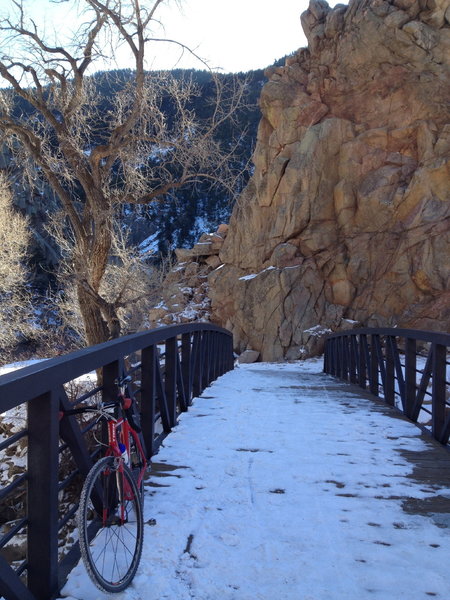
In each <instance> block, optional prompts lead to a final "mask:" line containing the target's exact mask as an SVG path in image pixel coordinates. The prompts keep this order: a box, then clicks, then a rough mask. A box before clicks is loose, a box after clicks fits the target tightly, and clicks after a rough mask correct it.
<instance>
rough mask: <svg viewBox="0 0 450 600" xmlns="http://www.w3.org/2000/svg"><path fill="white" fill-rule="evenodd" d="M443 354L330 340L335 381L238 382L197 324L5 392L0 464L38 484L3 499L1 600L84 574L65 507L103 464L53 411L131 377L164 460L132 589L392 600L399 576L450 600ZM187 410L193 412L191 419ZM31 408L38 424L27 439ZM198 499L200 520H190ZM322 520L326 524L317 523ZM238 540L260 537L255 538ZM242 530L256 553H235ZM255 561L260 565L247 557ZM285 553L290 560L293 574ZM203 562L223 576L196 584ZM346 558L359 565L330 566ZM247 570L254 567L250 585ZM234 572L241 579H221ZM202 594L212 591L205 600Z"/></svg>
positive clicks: (259, 368)
mask: <svg viewBox="0 0 450 600" xmlns="http://www.w3.org/2000/svg"><path fill="white" fill-rule="evenodd" d="M449 345H450V336H446V335H442V334H431V333H426V332H412V331H405V330H359V331H358V330H356V331H351V332H344V333H342V334H338V335H334V336H331V337H330V338H329V341H328V343H327V347H326V352H325V359H324V368H325V371H327V372H328V373H332V376H330V375H325V374H323V373H322V362H320V364H319V366H317V364H316V366H315V368H314V369H313V370H312V371H310V372H309V371H308V370H303V371H302V368H303V369H306V366H305V365H303V366H302V365H301V364H294V365H279V366H276V365H264V364H257V365H251V366H248V367H240V368H239V369H235V370H234V371H232V372H229V371H231V370H232V367H233V360H232V348H231V337H230V335H229V334H228V333H227V332H226V331H224V330H221V329H218V328H215V327H214V326H212V325H208V324H200V325H199V324H197V325H183V326H180V327H170V328H163V329H161V330H156V331H153V332H149V333H144V334H136V335H135V336H129V337H127V338H122V339H120V340H116V341H114V342H110V343H108V344H104V345H102V346H101V347H95V348H92V349H91V348H90V349H87V350H83V351H80V352H77V353H74V354H72V355H69V356H68V357H63V358H58V359H52V360H50V361H45V362H44V363H41V364H38V365H34V366H32V367H27V368H26V369H23V370H21V371H18V372H16V373H11V374H8V375H6V376H3V377H2V378H0V394H1V408H0V410H1V412H4V411H5V410H12V409H13V410H15V411H18V412H16V414H15V417H14V418H15V419H16V422H14V426H13V427H11V430H10V431H9V432H5V431H4V432H3V439H2V441H1V445H0V451H2V453H3V457H4V462H7V460H8V458H7V457H8V456H9V457H11V456H17V453H16V454H14V449H15V448H17V447H19V448H21V449H22V450H23V447H24V441H26V442H27V447H28V467H27V468H24V470H23V472H22V473H19V474H17V475H15V477H14V478H13V480H12V481H11V482H10V483H8V484H7V485H4V484H3V489H2V491H1V492H0V494H1V495H0V501H1V503H2V512H1V515H2V519H3V522H4V523H5V522H6V516H7V515H8V510H6V508H8V507H9V508H10V509H13V510H14V511H15V513H16V514H15V518H14V519H10V520H9V521H8V525H7V526H6V524H4V525H3V527H2V531H1V534H2V539H1V541H0V547H1V548H2V551H1V554H0V577H1V582H0V594H2V595H3V597H4V598H6V599H7V600H13V599H14V600H16V599H21V600H22V599H24V600H28V599H29V600H33V599H34V600H43V599H49V598H52V597H57V596H58V593H59V590H60V589H61V587H62V586H63V585H64V582H65V581H66V577H67V574H68V573H69V571H70V570H71V569H72V567H73V566H74V564H75V563H76V561H77V559H78V552H77V545H76V544H74V543H73V542H72V543H71V542H70V540H72V537H71V535H70V534H71V531H72V530H73V516H74V513H75V511H76V504H75V505H74V504H73V502H72V503H68V501H67V498H66V494H69V495H70V492H71V490H72V494H73V488H74V487H75V488H76V486H79V485H80V482H82V479H83V475H84V474H85V473H86V472H87V470H88V468H89V466H90V464H92V461H93V460H95V457H96V452H97V449H96V448H95V445H94V446H92V445H90V444H89V441H87V442H86V441H85V438H87V439H89V436H90V435H92V431H90V429H89V425H87V426H85V427H84V428H83V427H81V428H80V426H79V424H78V422H76V421H75V422H71V423H70V424H67V425H66V426H65V427H66V428H65V429H63V430H62V431H59V430H58V425H59V422H58V419H57V414H58V409H59V406H61V405H62V406H63V407H68V406H69V405H70V406H73V405H74V404H78V403H80V402H89V401H90V399H91V398H93V397H95V396H96V395H98V394H101V395H103V396H107V397H111V395H113V396H114V395H115V393H116V390H115V384H114V381H115V379H116V377H117V375H118V374H119V373H121V374H123V373H125V372H127V373H131V374H132V375H133V377H134V381H135V384H134V391H135V392H136V394H137V397H138V398H139V401H140V411H141V417H142V424H143V432H144V442H145V444H146V449H147V454H148V455H149V456H151V455H154V454H155V453H156V452H157V451H158V449H159V448H160V445H161V442H162V441H163V440H164V446H163V448H161V449H160V452H159V454H157V455H156V456H154V458H153V461H152V463H153V467H152V474H151V477H150V479H149V482H148V487H147V492H148V493H147V495H146V512H148V511H150V513H156V514H155V515H154V516H155V518H156V521H157V525H156V526H155V527H154V528H151V527H150V525H149V526H148V533H147V536H146V539H148V540H149V541H148V545H146V548H145V549H144V557H149V560H150V558H151V560H150V563H151V564H150V566H149V567H148V569H149V570H147V568H146V566H145V564H144V571H143V573H142V574H140V575H138V581H137V585H138V586H139V589H142V586H143V585H145V581H149V582H151V588H152V590H153V591H152V592H151V591H150V590H149V593H148V594H147V593H146V594H145V597H148V598H153V597H154V598H155V599H156V598H162V597H166V598H177V600H179V599H183V598H184V597H186V598H196V597H198V598H208V597H210V598H215V597H219V592H217V593H216V592H215V591H214V585H216V586H217V585H218V582H219V584H220V585H222V584H223V583H224V582H226V585H228V586H229V587H227V588H226V589H225V590H224V589H222V591H221V592H220V595H221V597H226V598H228V597H229V598H236V599H237V598H239V600H241V599H244V598H247V597H248V598H250V597H251V598H252V599H253V598H267V597H271V596H275V597H277V598H286V600H287V599H292V600H294V599H295V600H296V599H297V598H302V600H303V599H304V598H309V597H310V598H317V599H318V598H320V599H321V598H325V597H327V598H346V599H347V598H353V597H354V598H357V597H358V598H361V597H366V596H365V595H364V594H367V597H373V598H377V597H380V598H383V599H386V598H396V597H399V596H398V595H395V593H394V592H391V593H390V595H389V593H386V589H385V587H383V586H386V585H388V583H389V581H391V585H393V584H392V582H393V581H395V582H396V585H398V586H402V585H407V581H406V579H407V577H406V576H405V575H403V576H402V577H400V574H401V573H402V572H403V573H404V574H408V577H409V581H410V583H409V584H408V585H409V588H408V587H406V588H405V589H407V590H410V592H411V593H409V597H410V598H416V597H417V598H419V597H420V598H425V597H430V596H435V597H442V598H444V597H445V595H442V594H443V591H442V590H443V589H448V583H449V580H448V577H447V574H446V570H443V568H442V565H443V564H444V565H445V561H444V559H443V556H444V555H445V556H446V555H447V554H448V536H447V532H446V527H447V525H448V515H449V514H450V499H449V497H450V496H449V488H450V485H449V473H450V470H449V466H450V464H449V462H448V461H449V455H448V452H447V451H446V447H445V445H444V444H446V442H447V440H448V430H449V426H448V405H447V401H446V394H447V392H446V390H448V385H449V384H448V381H447V379H448V377H447V375H446V370H447V369H448V360H447V350H448V346H449ZM308 368H309V367H308ZM93 369H94V370H97V377H93V378H92V376H91V379H92V381H91V382H89V381H88V379H86V378H82V379H80V376H82V375H85V374H86V373H91V372H92V370H93ZM227 372H229V373H228V374H227V375H224V374H225V373H227ZM413 372H414V386H413V383H412V380H413V375H412V374H413ZM222 375H223V377H221V378H220V380H219V381H218V382H216V383H212V382H213V381H214V380H215V379H217V378H218V377H220V376H222ZM337 377H339V378H340V379H341V380H343V381H342V382H341V381H339V380H338V379H337ZM229 378H231V379H229ZM236 378H237V383H236V381H234V380H235V379H236ZM375 383H376V385H375ZM206 388H207V389H206ZM202 392H203V393H202ZM193 397H199V398H198V399H197V400H196V401H195V404H194V406H193V407H192V408H189V405H190V403H191V400H192V398H193ZM25 402H26V403H27V406H28V420H27V423H26V425H25V426H23V425H22V426H18V425H17V421H18V420H20V418H22V417H23V414H22V415H21V414H20V407H21V406H23V405H24V403H25ZM274 407H276V411H275V412H273V408H274ZM188 408H189V411H188V412H187V414H186V415H184V416H182V415H181V413H183V412H186V410H187V409H188ZM271 410H272V412H270V411H271ZM267 411H269V412H267ZM293 411H294V412H293ZM199 417H202V418H199ZM412 417H413V420H414V421H416V422H417V423H418V424H419V426H420V428H418V427H417V426H416V425H413V424H412V423H411V418H412ZM178 421H179V423H180V425H179V426H176V424H177V422H178ZM63 422H64V421H62V422H61V423H63ZM230 423H231V424H232V427H231V428H230ZM175 426H176V427H175ZM255 426H256V427H255ZM174 427H175V431H174V433H172V434H171V435H170V436H169V437H168V438H167V437H166V436H167V434H168V433H169V432H170V431H171V430H172V429H173V428H174ZM221 427H222V428H221ZM223 427H224V429H223ZM285 435H287V438H284V437H283V436H285ZM446 438H447V439H446ZM436 440H439V441H436ZM281 442H282V443H281ZM215 447H216V448H218V449H220V452H219V455H218V456H219V458H221V460H219V462H218V463H216V464H215V466H214V462H213V463H211V464H212V465H213V466H211V464H210V467H209V469H208V470H207V471H206V473H207V474H209V477H205V471H204V468H205V466H204V463H202V461H200V463H199V464H198V466H197V463H196V461H197V459H198V457H199V456H201V457H205V456H207V457H209V459H208V460H210V461H213V460H214V455H215V450H214V448H215ZM300 451H301V452H300ZM224 453H225V454H224ZM202 469H203V471H202ZM380 469H381V470H380ZM213 473H216V475H215V476H214V477H213V476H212V474H213ZM217 473H220V476H217ZM228 484H230V485H231V488H230V487H228ZM308 485H309V487H308ZM305 486H306V487H305ZM178 488H179V489H178ZM177 489H178V491H177ZM231 490H234V493H235V497H234V498H233V496H232V495H231V496H230V494H231ZM177 494H181V496H180V497H179V498H178V499H177ZM242 494H243V495H242ZM199 496H203V498H202V499H201V501H200V504H201V506H202V507H203V508H204V507H205V506H206V507H209V508H208V510H207V511H205V510H203V509H202V511H200V512H196V510H195V507H197V506H198V503H197V504H196V500H195V498H197V497H199ZM26 498H28V501H27V500H26ZM361 499H362V500H361ZM228 505H229V506H230V507H231V508H232V509H233V510H232V512H231V513H227V512H226V509H227V507H228ZM168 506H171V508H170V510H169V508H168ZM174 507H175V508H174ZM192 507H194V508H192ZM258 507H260V508H261V512H258V510H257V509H258ZM190 508H191V509H192V510H190ZM313 509H314V510H313ZM165 510H166V511H168V512H166V513H165V512H164V511H165ZM206 513H208V514H206ZM241 513H242V514H241ZM169 515H170V516H171V519H169V518H168V516H169ZM210 515H213V516H214V517H215V518H214V519H213V521H215V522H216V525H217V526H218V529H217V531H216V533H214V532H213V530H212V529H211V528H212V527H213V525H212V524H211V526H210V525H209V521H208V518H209V516H210ZM299 515H300V516H299ZM330 515H331V516H332V519H331V521H330V520H327V519H326V518H325V517H328V516H330ZM218 517H221V518H220V519H219V518H218ZM283 519H284V520H283ZM423 519H425V521H423ZM171 521H172V523H173V529H172V530H171V529H170V527H169V529H167V523H170V522H171ZM245 523H247V525H248V524H250V525H252V527H251V528H250V529H248V527H247V529H245V528H244V524H245ZM427 523H428V524H429V526H428V525H427ZM433 527H434V528H435V529H436V531H435V530H434V529H433ZM240 528H241V531H242V532H244V531H247V532H249V531H253V534H252V536H250V534H248V535H247V536H246V535H245V534H244V535H241V534H240ZM173 531H176V532H177V536H178V537H177V538H176V539H175V538H174V534H173ZM205 531H206V533H208V531H209V532H210V534H211V535H210V536H209V538H208V535H206V534H205ZM260 534H261V535H266V534H267V535H266V537H265V539H264V537H258V536H259V535H260ZM358 536H359V538H361V537H362V536H364V537H365V542H366V546H364V543H363V542H364V540H361V539H360V540H359V542H360V543H361V544H363V546H364V547H363V546H359V545H358V543H359V542H358V543H356V544H355V539H356V538H358ZM16 538H18V539H24V538H25V540H26V542H27V543H26V547H27V552H26V554H25V555H24V557H20V552H18V553H17V552H16V554H14V553H13V552H11V551H10V549H11V548H12V547H17V546H19V547H20V544H19V545H16V546H14V544H13V542H14V540H15V539H16ZM393 538H395V543H393ZM208 539H209V542H210V544H209V546H208V545H207V544H206V540H208ZM155 540H157V541H155ZM217 540H221V543H220V544H218V545H217V544H216V541H217ZM244 542H245V543H244ZM352 544H353V545H354V548H353V547H352ZM369 547H371V548H372V551H370V552H369V551H368V548H369ZM412 547H413V548H414V552H411V551H410V550H411V548H412ZM164 548H165V553H164V551H163V549H164ZM224 548H225V549H228V550H229V552H224ZM255 548H259V554H258V553H257V554H256V555H252V553H251V551H253V550H254V549H255ZM373 548H375V549H376V552H375V551H374V550H373ZM399 548H400V552H399V551H398V550H399ZM287 549H290V550H293V551H294V554H295V556H296V560H297V565H296V568H295V569H293V568H292V561H289V560H288V554H291V553H290V552H289V553H286V550H287ZM346 549H347V550H346ZM350 550H351V551H350ZM419 550H420V551H419ZM208 556H209V564H210V565H212V566H213V567H214V568H212V570H208V569H206V570H205V571H202V572H201V574H202V577H200V578H199V577H198V576H197V577H195V574H197V575H198V574H199V573H200V571H199V569H203V568H206V567H205V562H206V563H208ZM320 556H322V557H323V560H322V559H321V560H320V561H319V564H320V569H319V570H317V569H313V563H312V562H311V560H312V559H314V558H315V559H316V562H317V560H318V558H319V557H320ZM341 556H346V557H349V556H350V557H351V560H348V561H341V560H338V559H339V557H341ZM170 557H173V560H172V561H171V560H170ZM233 557H234V558H233ZM225 559H226V560H225ZM233 560H234V562H233ZM226 561H231V562H230V563H229V564H230V565H231V567H230V568H228V567H227V566H226V564H225V563H226ZM239 563H240V564H239ZM242 564H252V565H255V566H256V567H258V564H259V567H258V568H256V571H255V572H254V573H250V572H249V573H247V575H246V573H245V571H246V569H245V568H243V567H242ZM393 564H396V565H397V567H396V569H393V568H392V565H393ZM220 565H221V566H220ZM290 565H291V566H290ZM341 567H342V568H345V569H346V571H345V572H341V571H340V569H341ZM355 567H359V569H357V570H356V571H354V570H353V569H354V568H355ZM371 568H372V571H371ZM158 569H160V576H159V578H158V575H157V573H156V574H155V571H157V570H158ZM165 569H166V571H165ZM171 569H172V570H171ZM380 569H381V571H382V572H384V573H388V574H389V577H387V578H386V579H387V581H386V582H384V583H383V582H382V583H380V580H379V579H380V578H379V577H378V579H376V577H375V573H376V572H377V571H378V573H379V572H380ZM402 569H403V571H402ZM227 570H228V571H233V570H234V572H235V573H236V574H237V575H236V578H234V579H233V578H231V580H229V581H228V580H227V579H226V578H224V577H225V576H224V571H227ZM430 572H433V573H434V576H433V577H432V578H431V579H430ZM25 575H26V578H25ZM425 575H426V576H425ZM79 577H80V575H79V571H77V570H75V571H74V572H73V574H72V575H70V577H69V580H68V582H67V584H66V588H63V590H64V594H66V595H70V597H72V598H83V600H88V599H89V597H90V596H89V593H91V594H92V593H93V592H92V590H91V592H89V590H84V591H81V592H79V593H80V594H82V595H78V596H77V595H75V589H76V588H77V586H78V583H77V581H78V579H79ZM279 577H281V579H280V578H279ZM77 578H78V579H77ZM355 578H356V579H355ZM199 579H201V580H202V581H204V582H206V583H205V585H206V584H208V585H210V586H212V587H211V590H210V592H208V591H207V590H206V591H205V589H203V588H202V587H201V585H203V584H201V585H200V584H199V583H198V581H199ZM245 580H247V583H245ZM255 581H256V582H258V586H259V587H258V586H257V587H256V588H255ZM345 581H347V582H349V583H348V585H350V584H351V586H352V587H351V586H350V587H346V584H345ZM411 581H412V582H414V583H413V584H411ZM158 582H159V583H160V585H161V589H160V593H159V595H157V594H158V592H157V591H155V590H157V589H158ZM208 582H209V583H208ZM333 582H334V583H333ZM357 582H363V583H359V584H358V583H357ZM250 584H251V586H253V587H251V588H249V585H250ZM155 586H156V587H155ZM164 586H165V588H166V589H165V591H164V594H166V595H165V596H164V595H163V591H162V590H163V588H164ZM196 586H197V587H196ZM198 586H200V587H198ZM246 586H247V587H246ZM274 586H275V587H274ZM377 586H378V587H377ZM172 588H173V591H172V592H171V591H170V590H171V589H172ZM197 588H198V589H197ZM78 589H81V588H80V587H79V586H78ZM352 589H353V590H357V591H358V593H359V595H355V592H354V591H353V592H352V591H351V590H352ZM390 589H391V590H392V589H397V588H392V587H391V588H390ZM224 591H225V592H226V594H225V596H224ZM197 592H198V595H196V594H197ZM134 593H135V592H134V591H133V589H132V588H130V591H129V595H125V596H124V598H125V597H126V598H128V597H129V598H136V597H137V596H135V595H133V594H134ZM171 593H172V595H171ZM208 593H210V595H209V596H208ZM126 594H128V592H126ZM151 594H156V595H154V596H152V595H151ZM167 594H168V595H167ZM233 594H234V595H233ZM252 594H253V595H252ZM299 594H300V595H299ZM352 594H353V595H352ZM369 594H370V596H369ZM377 594H378V596H377ZM383 594H384V595H383ZM399 594H400V592H399ZM400 595H402V596H403V595H404V594H403V593H401V594H400ZM92 597H93V598H95V597H97V595H94V596H92Z"/></svg>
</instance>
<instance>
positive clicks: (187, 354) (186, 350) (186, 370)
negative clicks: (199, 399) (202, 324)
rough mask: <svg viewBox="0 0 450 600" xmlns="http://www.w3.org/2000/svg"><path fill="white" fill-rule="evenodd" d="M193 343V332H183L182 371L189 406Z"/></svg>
mask: <svg viewBox="0 0 450 600" xmlns="http://www.w3.org/2000/svg"><path fill="white" fill-rule="evenodd" d="M191 361H192V343H191V334H190V333H183V335H182V336H181V372H182V376H183V383H184V392H185V395H186V402H187V404H188V406H189V405H190V404H191V401H192V364H191Z"/></svg>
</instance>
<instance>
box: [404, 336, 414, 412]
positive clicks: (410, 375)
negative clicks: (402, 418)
mask: <svg viewBox="0 0 450 600" xmlns="http://www.w3.org/2000/svg"><path fill="white" fill-rule="evenodd" d="M416 346H417V344H416V340H414V339H412V338H406V340H405V406H404V409H403V410H404V413H405V415H406V416H407V417H408V418H410V419H411V418H412V414H413V410H414V404H415V402H416V391H417V384H416V365H417V360H416Z"/></svg>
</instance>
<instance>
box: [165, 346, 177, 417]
mask: <svg viewBox="0 0 450 600" xmlns="http://www.w3.org/2000/svg"><path fill="white" fill-rule="evenodd" d="M176 352H177V338H170V339H168V340H166V356H165V369H164V388H165V392H166V400H167V408H168V411H169V422H170V426H171V427H174V426H175V424H176V422H177V383H176V382H177V357H176Z"/></svg>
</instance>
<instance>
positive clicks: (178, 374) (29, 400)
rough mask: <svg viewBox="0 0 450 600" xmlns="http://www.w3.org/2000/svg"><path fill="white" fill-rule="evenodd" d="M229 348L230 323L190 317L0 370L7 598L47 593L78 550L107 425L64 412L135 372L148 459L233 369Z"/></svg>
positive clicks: (106, 394)
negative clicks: (75, 537) (80, 513)
mask: <svg viewBox="0 0 450 600" xmlns="http://www.w3.org/2000/svg"><path fill="white" fill-rule="evenodd" d="M232 346H233V344H232V336H231V334H230V333H229V332H228V331H226V330H225V329H221V328H219V327H216V326H214V325H212V324H209V323H191V324H185V325H178V326H171V327H162V328H160V329H155V330H152V331H148V332H143V333H136V334H133V335H130V336H126V337H122V338H119V339H117V340H113V341H111V342H107V343H105V344H100V345H98V346H93V347H91V348H86V349H84V350H80V351H78V352H73V353H71V354H68V355H67V356H63V357H61V358H53V359H50V360H46V361H42V362H40V363H37V364H34V365H32V366H29V367H26V368H24V369H20V370H18V371H15V372H12V373H8V374H6V375H3V376H1V377H0V413H2V420H1V423H0V425H1V426H0V465H1V468H0V597H3V598H4V599H5V600H49V599H50V598H52V597H54V595H55V594H56V593H57V592H58V590H59V589H60V587H61V585H62V584H63V583H64V580H65V577H66V576H67V573H68V571H69V570H70V569H71V568H72V567H73V566H74V565H75V563H76V561H77V560H78V557H79V550H78V544H76V543H74V542H73V541H72V542H70V540H71V532H72V531H73V529H74V527H75V522H74V517H75V514H76V511H77V498H78V497H79V490H80V489H81V486H82V483H83V479H84V477H85V475H86V474H87V472H88V471H89V469H90V468H91V466H92V464H93V462H94V461H95V460H96V457H97V456H98V454H99V444H98V442H97V440H98V439H101V436H102V431H101V429H100V430H97V427H98V426H97V425H96V424H94V423H93V422H89V421H85V420H83V417H81V418H80V419H78V418H77V417H71V418H69V419H62V420H61V421H60V420H59V411H60V410H64V409H67V408H70V407H72V406H74V405H80V403H86V402H93V401H95V398H96V396H98V395H100V397H102V398H104V399H106V400H108V399H111V398H116V396H117V387H116V384H115V381H116V379H117V378H118V376H119V375H120V376H122V375H129V374H131V375H132V379H133V383H132V384H130V385H131V386H132V389H131V390H130V391H132V393H133V394H134V395H135V398H136V400H137V405H138V410H139V412H140V417H141V427H142V442H143V445H144V448H145V449H146V454H147V456H148V458H150V457H151V455H152V454H153V453H154V452H155V451H156V450H157V447H158V445H159V444H160V443H161V441H162V439H163V438H164V436H165V435H167V433H169V432H170V430H171V428H172V427H173V426H174V425H175V424H176V422H177V417H178V415H179V413H180V412H182V411H186V410H187V409H188V406H189V405H190V404H191V401H192V398H193V397H195V396H198V395H199V394H200V393H201V392H202V391H203V389H204V388H205V387H207V386H208V385H209V384H210V383H211V382H212V381H213V380H214V379H216V378H217V377H219V376H220V375H222V374H223V373H225V372H226V371H229V370H231V369H232V368H233V347H232ZM87 374H89V375H87ZM6 411H8V412H7V414H6V415H5V412H6Z"/></svg>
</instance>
